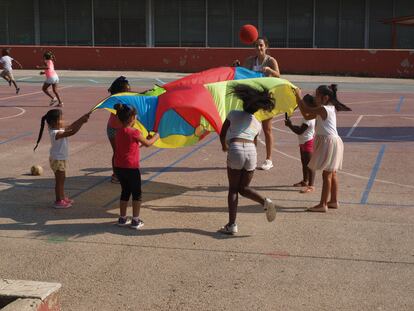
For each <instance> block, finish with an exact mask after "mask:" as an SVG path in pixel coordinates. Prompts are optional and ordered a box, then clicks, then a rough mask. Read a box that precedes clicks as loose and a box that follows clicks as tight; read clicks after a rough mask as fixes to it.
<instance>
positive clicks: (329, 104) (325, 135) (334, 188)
mask: <svg viewBox="0 0 414 311" xmlns="http://www.w3.org/2000/svg"><path fill="white" fill-rule="evenodd" d="M336 92H337V86H336V84H332V85H330V86H327V85H321V86H319V87H318V88H317V89H316V94H315V101H316V104H317V107H316V108H312V107H309V106H307V105H305V104H304V102H303V101H302V99H301V98H300V91H299V90H297V92H296V100H297V102H298V106H299V109H300V111H301V112H302V115H303V116H304V117H305V119H307V120H311V119H316V128H315V134H316V136H315V148H314V152H313V156H312V158H311V160H310V162H309V165H308V166H309V168H310V169H311V170H313V171H316V170H322V171H323V172H322V178H323V184H322V194H321V200H320V202H319V204H318V205H315V206H313V207H310V208H308V211H310V212H324V213H325V212H327V211H328V208H338V207H339V204H338V178H337V175H336V172H337V171H338V170H340V169H341V168H342V160H343V154H344V144H343V142H342V139H341V137H339V135H338V131H337V129H336V112H335V111H350V110H351V109H350V108H349V107H347V106H345V105H344V104H342V103H341V102H339V101H338V99H337V96H336ZM329 196H330V198H329Z"/></svg>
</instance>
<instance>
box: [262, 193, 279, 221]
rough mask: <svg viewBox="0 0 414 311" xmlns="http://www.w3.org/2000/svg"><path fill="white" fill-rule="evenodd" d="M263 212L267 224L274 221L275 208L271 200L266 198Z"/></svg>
mask: <svg viewBox="0 0 414 311" xmlns="http://www.w3.org/2000/svg"><path fill="white" fill-rule="evenodd" d="M264 210H265V212H266V218H267V221H268V222H271V221H273V220H275V218H276V208H275V205H274V204H273V202H272V200H270V199H268V198H266V199H265V202H264Z"/></svg>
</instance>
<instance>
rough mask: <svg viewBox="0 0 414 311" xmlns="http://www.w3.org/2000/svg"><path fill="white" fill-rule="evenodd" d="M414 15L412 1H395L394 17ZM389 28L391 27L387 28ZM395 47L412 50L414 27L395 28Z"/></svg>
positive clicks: (413, 46)
mask: <svg viewBox="0 0 414 311" xmlns="http://www.w3.org/2000/svg"><path fill="white" fill-rule="evenodd" d="M413 14H414V1H413V0H395V17H400V16H407V15H413ZM388 27H390V28H391V26H388ZM397 47H398V48H400V49H413V48H414V26H397Z"/></svg>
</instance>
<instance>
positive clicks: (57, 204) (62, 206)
mask: <svg viewBox="0 0 414 311" xmlns="http://www.w3.org/2000/svg"><path fill="white" fill-rule="evenodd" d="M71 206H72V204H70V203H68V202H66V201H65V200H60V201H56V202H55V204H54V205H53V207H54V208H57V209H65V208H69V207H71Z"/></svg>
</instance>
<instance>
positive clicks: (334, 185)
mask: <svg viewBox="0 0 414 311" xmlns="http://www.w3.org/2000/svg"><path fill="white" fill-rule="evenodd" d="M322 179H323V184H322V194H321V201H320V202H319V204H318V205H315V206H314V207H311V208H309V209H308V211H310V212H327V211H328V207H330V208H338V177H337V174H336V172H328V171H323V172H322ZM329 196H330V197H331V199H330V200H329V201H328V199H329Z"/></svg>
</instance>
